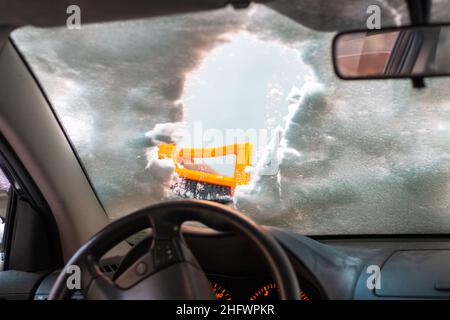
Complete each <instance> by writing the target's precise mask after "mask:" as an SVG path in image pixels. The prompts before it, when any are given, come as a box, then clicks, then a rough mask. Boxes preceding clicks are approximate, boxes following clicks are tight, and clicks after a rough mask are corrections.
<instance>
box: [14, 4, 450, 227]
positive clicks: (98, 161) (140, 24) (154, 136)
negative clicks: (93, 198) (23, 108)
mask: <svg viewBox="0 0 450 320" xmlns="http://www.w3.org/2000/svg"><path fill="white" fill-rule="evenodd" d="M307 1H309V0H303V2H307ZM315 1H316V0H315ZM281 2H286V1H284V0H283V1H281ZM319 2H322V1H319ZM379 2H380V3H385V2H384V1H379ZM348 3H349V2H348ZM339 5H341V4H340V3H339ZM310 9H311V10H313V11H314V10H315V9H317V7H316V6H312V7H310ZM402 10H404V8H403V9H402ZM391 11H392V12H391ZM391 11H386V12H385V13H384V14H390V12H391V13H392V14H393V15H394V16H393V17H391V18H392V19H390V20H389V21H390V22H391V23H397V22H398V21H399V19H400V18H399V17H398V12H399V11H398V10H397V11H396V10H391ZM400 11H401V10H400ZM319 13H320V12H319ZM308 14H309V13H308ZM311 14H312V15H311V17H312V16H313V15H314V14H318V11H317V12H315V11H314V12H311ZM328 18H330V19H334V17H328ZM383 21H384V20H383ZM361 22H363V21H359V23H360V24H361ZM349 23H350V22H349ZM351 23H352V26H356V25H355V23H354V22H351ZM199 25H201V26H202V28H199ZM205 26H207V27H205ZM363 26H364V25H361V26H360V27H363ZM130 30H132V31H133V37H130V36H129V32H130ZM199 30H201V32H199ZM113 31H114V32H113ZM242 31H245V32H247V33H250V34H252V35H254V36H256V37H258V39H260V40H262V41H267V42H269V43H270V42H276V43H277V45H283V46H286V47H288V48H290V49H295V50H298V52H300V53H301V55H300V56H299V64H303V65H304V66H305V68H304V72H303V73H302V74H300V75H299V78H298V81H297V82H295V81H294V82H293V83H292V86H291V89H292V90H291V91H290V93H289V94H288V95H286V91H283V90H280V89H279V88H277V87H270V86H269V87H268V88H267V92H264V95H265V96H268V97H271V98H273V99H281V98H283V99H284V106H285V107H284V111H285V117H284V119H282V120H281V122H280V123H277V125H279V126H280V128H279V129H277V130H276V132H278V134H279V135H280V138H281V139H276V138H275V136H276V134H275V135H274V138H273V139H272V142H271V143H270V144H269V145H268V147H267V149H266V150H265V151H264V152H262V156H261V158H260V159H261V160H260V161H259V162H258V163H254V168H253V169H252V170H251V172H252V179H251V181H250V183H249V185H246V186H239V187H238V188H237V189H236V193H235V198H234V206H236V208H238V209H239V210H242V211H243V212H245V213H246V214H248V215H249V216H251V217H253V218H254V219H256V220H257V221H258V222H260V223H265V224H269V225H274V226H279V227H286V228H289V229H292V230H295V231H298V232H301V233H306V234H354V233H357V234H364V233H427V232H432V233H436V232H445V233H448V231H449V230H450V174H449V170H448V169H449V168H450V103H449V102H450V93H449V92H448V90H445V88H447V87H449V80H448V79H447V78H440V79H432V80H427V86H428V87H427V88H426V89H424V90H414V89H412V88H411V83H410V81H409V80H397V81H359V82H344V81H341V80H339V79H337V78H336V76H335V75H334V72H333V69H332V65H331V57H330V52H331V49H330V47H331V41H332V37H333V33H331V32H317V31H312V30H310V29H306V28H304V27H302V26H301V25H299V24H296V23H295V22H293V21H292V20H290V19H288V18H285V17H282V16H280V15H279V14H277V13H275V12H274V11H272V10H269V9H266V8H264V7H261V6H258V7H253V8H252V9H251V11H250V12H247V11H245V10H243V11H239V12H238V13H236V14H234V15H233V16H232V18H230V16H229V15H228V14H227V13H224V12H222V11H215V12H213V13H208V14H206V15H201V14H199V15H192V16H190V15H187V16H181V17H179V18H178V19H173V18H171V17H167V18H158V19H150V20H148V21H146V20H139V21H132V22H123V23H113V24H105V25H103V26H92V27H85V28H83V33H80V32H72V33H68V31H67V30H56V29H55V30H53V31H52V32H50V33H48V32H47V33H46V32H43V31H41V30H37V29H23V30H22V31H19V32H16V33H15V35H14V38H15V39H16V41H17V42H18V43H19V47H20V49H21V50H22V51H23V52H24V53H25V56H26V57H27V59H28V60H29V61H30V63H31V64H32V66H33V69H34V71H35V72H36V73H37V74H38V78H39V79H40V80H41V82H42V83H43V85H44V87H45V90H46V91H47V93H48V95H49V97H50V100H52V101H53V103H54V105H55V108H56V109H57V112H58V114H59V115H60V117H61V118H62V121H63V123H64V124H65V126H66V127H68V128H69V134H70V135H71V136H73V137H75V141H74V143H75V145H76V147H77V150H78V152H79V153H80V156H81V158H82V159H83V162H84V163H85V166H86V168H87V170H88V173H89V174H90V176H91V179H92V180H93V182H94V185H95V186H96V189H97V191H98V193H99V195H100V197H101V199H102V201H103V203H104V204H105V207H106V209H107V211H108V213H109V214H110V215H111V216H112V217H117V216H120V215H123V214H126V213H129V212H131V211H133V210H135V209H138V208H140V207H142V206H144V205H148V204H150V203H155V202H157V201H160V200H163V199H167V198H170V197H172V196H173V195H172V194H171V193H170V186H171V185H173V183H174V179H176V175H174V168H173V163H172V162H171V161H170V160H158V159H157V157H156V151H157V150H156V147H155V146H156V144H158V143H167V142H177V141H180V138H181V136H182V132H183V130H184V127H183V125H182V123H183V121H184V120H185V111H186V106H185V104H187V103H188V102H189V101H181V100H180V98H181V96H182V94H183V89H184V86H185V84H186V81H187V78H188V77H189V75H190V74H191V73H193V72H195V71H196V70H198V68H199V66H201V64H202V62H203V61H204V60H205V57H207V56H208V53H209V52H211V50H212V49H214V48H217V47H219V46H220V45H222V44H224V43H226V41H230V39H231V38H232V36H233V34H234V33H236V32H242ZM36 39H38V41H36ZM61 39H63V41H62V42H63V43H61ZM92 39H94V40H92ZM96 39H97V40H98V39H101V41H95V40H96ZM93 41H94V42H93ZM73 43H76V44H77V47H76V50H75V49H74V47H73ZM38 49H42V50H38ZM262 67H263V66H262ZM125 75H126V76H125ZM222 92H224V90H223V88H217V90H216V91H214V92H213V93H216V94H217V95H218V97H220V93H222ZM278 101H283V100H277V102H278ZM252 107H254V106H252ZM264 107H265V106H261V108H264ZM105 114H106V115H108V116H104V115H105ZM81 115H83V116H81ZM204 116H205V118H208V117H209V118H211V117H214V119H215V120H216V121H222V119H221V118H219V117H218V116H217V113H216V112H211V113H210V114H209V113H206V112H205V113H204ZM73 119H77V120H76V121H75V120H73ZM80 119H81V120H80ZM266 120H267V121H268V122H270V120H272V119H266ZM270 123H271V122H270ZM273 125H275V123H273ZM269 160H276V161H275V162H277V165H276V166H275V167H277V170H269V171H267V170H263V169H262V168H264V165H265V164H267V163H268V162H270V161H269ZM249 170H250V169H249Z"/></svg>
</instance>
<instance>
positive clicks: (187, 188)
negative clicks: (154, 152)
mask: <svg viewBox="0 0 450 320" xmlns="http://www.w3.org/2000/svg"><path fill="white" fill-rule="evenodd" d="M227 155H234V156H235V163H234V174H233V176H232V177H229V176H225V175H221V174H218V173H217V172H216V171H215V170H214V169H212V168H211V167H210V166H208V165H206V164H196V163H195V159H205V158H215V157H224V156H227ZM158 158H159V159H172V160H173V162H174V165H175V172H176V173H177V174H178V176H179V177H180V178H181V182H180V183H177V184H176V185H174V186H172V190H174V191H175V192H176V193H177V194H178V195H180V196H181V197H184V198H194V199H203V200H213V201H218V202H228V201H230V200H231V197H232V196H233V194H234V189H235V187H236V186H238V185H245V184H248V182H249V180H250V173H248V172H246V168H247V167H249V166H251V163H252V144H251V143H250V142H245V143H236V144H230V145H226V146H222V147H215V148H177V146H176V145H174V144H160V145H158Z"/></svg>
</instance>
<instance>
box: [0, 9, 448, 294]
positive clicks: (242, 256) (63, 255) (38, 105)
mask: <svg viewBox="0 0 450 320" xmlns="http://www.w3.org/2000/svg"><path fill="white" fill-rule="evenodd" d="M74 4H76V6H75V9H74V8H73V7H72V8H71V9H70V8H69V7H70V6H72V5H74ZM370 5H371V2H370V1H351V0H345V1H342V2H341V1H339V4H337V2H330V1H325V0H315V1H313V0H295V1H294V0H293V1H285V0H273V1H270V0H261V1H259V0H257V1H253V2H248V1H242V0H238V1H229V0H189V1H186V0H184V1H183V0H166V1H144V0H129V1H120V0H109V1H106V0H98V1H88V0H78V1H65V0H64V1H51V0H42V1H39V2H37V1H27V0H0V132H1V135H0V170H1V173H0V220H1V221H0V223H1V224H0V239H1V242H0V258H1V259H0V261H1V262H0V299H2V300H3V299H5V300H67V299H86V300H166V299H167V300H184V299H186V300H194V299H200V300H205V299H218V300H241V301H250V300H303V301H306V300H392V299H448V298H450V272H449V270H450V200H448V199H450V198H449V197H448V195H449V194H450V193H449V191H450V190H449V189H450V179H449V178H450V176H449V175H448V169H447V168H448V165H449V164H450V160H449V159H450V152H449V153H448V154H446V148H448V147H449V146H450V140H449V137H450V132H449V131H447V125H446V123H450V122H447V119H448V118H449V115H450V113H449V110H450V109H449V108H450V104H449V103H448V102H449V101H450V97H449V96H448V93H447V92H446V91H447V90H446V87H447V85H448V83H446V81H448V76H449V74H450V59H449V58H448V57H449V54H448V53H449V52H448V51H450V46H449V43H450V31H449V30H450V27H449V26H447V25H446V24H445V23H446V21H445V14H446V13H448V12H449V10H450V6H449V5H447V4H446V3H445V1H428V0H423V1H406V0H405V1H403V0H398V1H392V2H390V1H387V2H383V4H382V5H380V7H381V8H380V10H381V15H380V19H381V27H380V28H377V29H375V30H369V29H367V25H366V22H367V18H368V17H369V16H371V12H372V11H368V10H367V8H368V7H369V6H370ZM78 9H79V10H80V14H81V20H80V21H81V28H77V27H76V26H77V23H79V22H80V21H78V22H77V20H76V19H75V20H73V19H72V20H70V19H71V17H72V15H73V14H76V13H77V10H78ZM446 10H447V11H446ZM374 12H375V14H376V11H374ZM443 17H444V18H443ZM69 18H70V19H69ZM68 19H69V20H68ZM241 20H242V21H241ZM244 20H245V21H247V22H245V21H244ZM70 23H74V24H75V27H74V28H69V24H70ZM297 27H298V28H300V29H299V30H300V31H298V32H297V29H295V28H297ZM203 28H204V29H203ZM239 28H241V29H245V28H246V29H245V32H244V33H239V32H240V31H236V30H240V29H239ZM271 28H273V29H271ZM275 28H278V29H275ZM291 28H293V29H291ZM166 29H169V31H166ZM290 30H291V31H292V32H290ZM446 30H447V32H446ZM235 33H236V34H237V36H236V38H233V35H234V34H235ZM300 33H301V35H300ZM446 34H447V36H446ZM253 37H255V38H253ZM258 37H259V38H258ZM256 38H257V39H256ZM146 39H149V40H148V41H149V42H148V43H147V42H146V41H147V40H146ZM159 39H162V40H159ZM273 39H275V40H276V41H275V40H273ZM305 39H306V40H305ZM319 39H320V40H319ZM158 41H159V42H158ZM283 41H284V42H283ZM288 41H290V42H288ZM228 44H229V45H230V46H229V47H225V46H226V45H228ZM177 46H178V47H177ZM221 46H223V47H221ZM233 46H234V47H233ZM307 46H309V47H308V48H309V49H308V50H309V51H308V50H307V49H305V48H306V47H307ZM186 48H188V49H186ZM220 48H224V49H223V51H220V50H222V49H220ZM227 48H228V49H227ZM230 48H231V49H230ZM233 48H234V49H233ZM252 48H253V49H254V51H252ZM183 50H186V51H183ZM226 50H236V51H226ZM239 50H240V51H239ZM265 50H267V51H265ZM277 50H278V51H277ZM302 50H303V51H302ZM314 50H315V51H314ZM445 50H447V54H445ZM240 52H244V53H245V54H246V57H248V58H246V60H243V61H245V65H250V64H252V63H253V64H254V65H255V68H254V69H251V71H246V70H247V69H246V67H245V66H243V64H244V63H243V62H242V61H237V60H230V61H233V62H229V64H226V63H220V62H217V63H216V64H214V67H213V68H212V69H208V70H209V71H204V70H206V69H205V68H207V67H208V65H209V64H208V63H213V62H214V61H215V60H214V59H217V61H219V59H222V58H223V59H232V58H233V57H236V56H238V55H239V54H240ZM274 52H281V53H279V54H280V56H279V57H277V56H276V54H275V53H274ZM311 52H313V53H312V54H311ZM260 53H261V56H260V55H259V54H260ZM323 53H325V54H323ZM209 54H211V55H215V56H214V57H215V58H214V59H212V60H207V59H209V58H208V55H209ZM277 54H278V53H277ZM291 54H292V56H291ZM289 59H292V61H293V62H292V64H289V63H290V62H289V61H291V60H289ZM274 60H276V63H275V62H274V65H273V66H272V64H271V63H272V62H273V61H274ZM319 60H320V61H319ZM204 61H206V62H205V64H204V65H202V63H203V62H204ZM208 61H212V62H208ZM224 61H225V60H224ZM226 61H228V60H226ZM286 61H288V62H289V63H288V62H286ZM299 61H300V62H299ZM241 63H242V64H241ZM277 63H278V64H277ZM297 64H301V65H300V66H297ZM309 65H312V66H314V68H315V66H316V65H317V69H315V71H314V72H311V69H312V68H313V67H308V66H309ZM199 66H200V67H199ZM272 67H273V68H274V70H275V69H276V70H281V71H280V74H279V75H281V76H280V77H279V78H281V79H282V80H280V82H279V83H280V84H279V86H278V87H276V86H273V87H270V86H266V83H264V84H263V85H261V87H259V86H257V85H256V84H254V85H253V84H248V83H246V84H245V86H244V85H242V84H240V82H239V81H241V80H242V78H245V77H247V76H246V74H247V73H248V74H250V75H251V76H253V77H254V78H248V79H254V81H255V83H256V82H257V81H259V80H258V79H263V78H264V73H263V72H265V71H264V70H266V69H267V70H269V69H270V68H272ZM297 68H298V69H297ZM227 69H232V70H241V71H242V74H236V72H239V71H233V72H234V73H233V74H231V73H230V74H229V75H228V76H227ZM180 70H181V71H180ZM177 72H179V73H177ZM202 72H204V73H202ZM274 72H275V71H274ZM308 72H311V75H310V76H305V77H304V78H302V80H301V81H302V90H298V91H295V90H294V91H291V92H294V94H293V95H291V96H290V98H286V97H285V96H286V95H287V94H286V93H287V91H289V90H288V89H285V87H286V86H288V85H289V86H292V82H293V81H291V80H289V81H290V82H289V81H287V80H286V81H285V82H283V81H284V80H283V79H284V78H283V77H286V78H287V77H290V74H291V73H292V79H297V78H298V74H301V75H302V77H303V75H306V74H308ZM191 73H192V74H194V76H193V77H194V78H192V79H194V80H192V81H191V80H190V78H189V77H190V75H191ZM180 74H182V76H181V75H180ZM203 74H206V75H205V76H204V77H205V78H204V79H203V78H201V77H202V76H203ZM216 74H218V76H215V75H216ZM208 76H209V78H208ZM195 77H197V78H195ZM227 77H228V78H227ZM296 77H297V78H296ZM166 78H167V79H166ZM279 78H276V77H275V76H274V77H272V78H270V79H271V80H270V81H275V80H273V79H279ZM313 78H314V79H316V80H314V81H316V82H317V83H319V82H321V81H322V80H323V82H321V85H317V84H311V83H312V82H313V80H312V79H313ZM160 79H162V80H161V81H159V80H160ZM195 79H197V80H195ZM212 79H216V80H217V81H219V80H224V79H226V81H223V82H218V83H221V85H222V87H219V85H216V84H213V83H214V81H213V80H212ZM245 79H247V78H245ZM289 79H291V78H289ZM324 79H327V80H324ZM330 79H331V80H330ZM177 81H178V82H177ZM190 81H191V82H190ZM252 81H253V80H252ZM276 81H278V80H276ZM327 81H328V82H327ZM288 82H289V83H288ZM285 83H286V84H285ZM195 85H199V86H203V87H201V88H204V89H203V90H197V91H196V88H197V87H195ZM209 85H211V86H209ZM227 86H230V88H231V89H230V90H231V91H233V92H237V98H236V99H235V100H233V99H231V98H230V99H228V98H227V96H225V93H224V92H227V90H228V89H227V88H228V87H227ZM299 86H300V85H299ZM327 86H328V87H327ZM358 86H359V87H358ZM324 87H325V89H323V88H324ZM331 87H332V89H330V88H331ZM208 88H209V89H208ZM261 88H263V89H261ZM125 89H126V90H125ZM289 89H290V87H289ZM158 90H159V91H158ZM183 90H184V92H187V91H189V90H191V91H189V92H191V94H192V96H188V97H184V96H183V97H182V94H181V92H183ZM286 90H287V91H286ZM321 90H325V92H326V93H325V94H324V95H325V96H326V94H328V96H326V98H323V96H322V95H321V94H322V92H323V91H321ZM326 90H331V91H326ZM156 91H158V92H160V93H158V94H161V97H163V98H159V96H158V97H156V98H155V96H154V95H153V92H156ZM250 91H252V92H253V91H254V92H257V93H258V94H260V96H261V97H262V98H261V99H266V97H269V98H267V99H273V100H270V101H272V102H273V103H275V102H276V103H277V105H278V104H279V105H282V106H283V107H282V108H283V109H282V110H283V112H284V114H282V115H280V116H277V117H278V118H276V119H279V120H277V121H279V123H280V124H282V128H281V129H277V127H276V126H275V125H274V126H273V128H274V132H275V134H273V135H270V136H272V137H273V138H271V139H267V141H268V142H267V143H265V144H264V147H261V148H259V144H257V143H256V142H254V141H253V140H251V139H250V140H249V139H241V140H239V141H238V140H236V139H234V140H231V139H228V140H227V139H224V140H223V141H222V143H216V144H210V145H204V146H197V145H194V143H193V142H192V141H191V142H192V143H191V144H189V143H188V142H186V141H185V140H176V139H175V138H174V137H175V136H176V134H177V133H176V132H175V131H176V130H175V129H174V127H173V126H169V125H167V124H168V123H170V124H173V123H181V122H183V121H186V122H188V126H190V125H191V123H194V120H192V119H193V118H192V117H193V116H192V115H193V114H194V115H195V116H198V117H199V119H203V120H201V121H203V125H204V129H205V128H206V126H207V125H208V124H210V125H211V128H213V129H214V126H220V125H221V123H222V124H223V125H224V126H226V125H225V124H224V123H232V124H233V125H235V126H236V127H239V126H241V127H242V128H244V127H245V128H247V127H246V126H247V124H248V125H249V126H250V125H251V123H253V122H252V121H257V120H254V119H257V118H258V117H259V114H261V117H264V116H265V115H266V114H267V115H268V117H269V118H270V117H271V115H272V114H275V108H276V107H275V105H273V106H272V105H269V107H270V108H269V109H267V108H266V107H265V106H261V103H259V102H258V101H259V100H257V99H256V98H253V96H252V98H249V99H252V100H253V101H249V100H248V99H247V98H246V96H245V95H246V94H247V92H250ZM263 91H264V92H263ZM161 92H162V93H161ZM199 92H200V93H201V94H203V95H204V96H202V97H203V98H204V99H206V101H207V102H205V105H206V104H207V105H208V106H207V107H208V108H207V109H200V107H199V109H197V110H196V111H192V110H194V109H192V108H191V111H190V110H188V109H189V108H188V107H187V106H188V103H192V104H194V103H196V102H198V104H200V103H201V101H203V100H201V99H203V98H199V99H197V98H196V97H197V95H200V93H199ZM279 92H282V94H281V93H279ZM152 95H153V96H152ZM155 95H156V93H155ZM258 97H259V96H258ZM114 99H116V100H114ZM189 99H191V100H189ZM196 99H197V100H196ZM208 99H209V100H208ZM246 99H247V100H246ZM296 99H297V100H296ZM346 99H350V100H346ZM181 100H183V103H185V104H186V107H184V106H181V107H180V102H179V101H181ZM238 100H239V102H236V101H238ZM130 101H131V102H130ZM190 101H194V102H190ZM242 101H243V102H242ZM261 101H262V100H261ZM264 101H266V100H264ZM274 101H275V102H274ZM286 101H287V102H286ZM292 101H294V102H292ZM358 101H359V102H358ZM422 102H423V104H421V103H422ZM133 103H134V104H133ZM286 103H288V104H289V108H288V107H285V105H286ZM358 103H359V104H358ZM213 104H216V106H214V105H213ZM233 104H235V105H236V107H232V106H231V105H233ZM244 104H247V105H249V106H248V110H245V108H246V107H245V106H244ZM250 105H251V106H250ZM391 105H392V106H391ZM228 107H229V108H230V109H227V108H228ZM183 108H185V109H186V110H185V111H183V110H182V109H183ZM233 108H234V109H233ZM271 108H272V109H271ZM280 108H281V107H280ZM352 108H353V109H352ZM408 108H409V109H408ZM180 110H181V111H180ZM231 110H235V112H236V113H235V114H234V115H232V111H231ZM330 110H331V111H330ZM352 110H353V111H352ZM190 112H191V113H190ZM228 115H229V117H228ZM133 117H134V118H133ZM183 117H184V118H183ZM273 117H275V116H273ZM269 118H268V119H269ZM97 119H99V120H97ZM167 119H169V120H167ZM174 119H176V120H174ZM361 119H364V121H365V122H362V120H361ZM266 120H267V119H263V120H261V125H260V126H261V128H262V129H265V128H266V129H267V128H268V127H270V126H271V124H270V123H269V122H267V121H266ZM189 121H191V123H189ZM227 121H228V122H227ZM258 121H259V120H258ZM264 121H266V122H264ZM274 121H275V120H274ZM296 121H297V122H296ZM327 121H328V122H327ZM339 121H340V122H339ZM350 121H351V122H350ZM358 121H360V122H358ZM402 121H404V122H402ZM408 121H410V122H408ZM448 121H450V120H448ZM216 123H217V125H216ZM249 123H250V124H249ZM255 123H256V122H255ZM327 123H329V124H332V125H330V127H326V124H327ZM404 123H406V124H404ZM150 124H151V125H150ZM345 124H349V125H348V126H346V125H345ZM350 124H351V125H350ZM410 124H411V126H410ZM229 126H231V125H229ZM143 128H148V130H150V131H148V132H147V133H145V132H146V131H147V130H145V129H143ZM189 128H191V127H189ZM192 128H194V129H192ZM192 128H191V129H192V130H195V125H192ZM224 128H225V127H224ZM141 129H142V130H141ZM191 129H189V130H191ZM219 129H220V130H221V129H222V128H221V127H219ZM115 130H117V131H115ZM220 130H218V131H220ZM277 130H278V131H277ZM136 132H139V134H136ZM141 133H142V134H141ZM144 133H145V134H144ZM138 135H140V136H139V137H141V138H142V139H147V140H145V141H146V143H147V144H145V145H142V144H139V143H138V142H136V141H135V140H133V141H131V140H132V138H133V139H134V137H135V136H138ZM299 137H300V138H299ZM322 138H323V139H322ZM208 139H211V137H209V138H208ZM244 140H245V141H244ZM130 141H131V142H130ZM249 141H250V142H249ZM380 146H381V147H380ZM261 150H263V151H261ZM267 150H268V151H267ZM342 150H343V151H342ZM361 150H362V151H361ZM229 155H231V156H232V157H233V160H232V161H231V164H232V165H234V166H235V169H234V171H231V173H230V174H229V175H227V174H223V173H220V170H219V169H220V166H214V165H213V164H211V163H209V162H207V160H204V161H203V162H201V164H199V163H198V162H195V161H194V158H195V159H196V161H197V160H198V159H211V158H215V157H225V156H229ZM327 156H330V157H331V158H330V159H331V160H330V162H329V163H327V164H325V160H324V157H327ZM114 157H116V158H114ZM115 159H117V160H115ZM267 159H269V160H267ZM208 161H209V160H208ZM263 166H265V167H264V168H262V167H263ZM250 167H251V168H250ZM169 169H170V174H169V176H170V177H169V178H170V179H172V180H173V179H178V180H177V181H178V182H176V183H173V184H172V180H170V179H169V178H167V179H166V176H167V175H168V174H167V172H168V171H169ZM174 177H175V178H174ZM179 179H182V180H179ZM180 181H183V182H180ZM274 186H275V187H274ZM180 190H181V191H180ZM168 194H170V196H167V195H168ZM174 194H176V195H174ZM78 274H79V279H78V278H76V277H74V276H77V275H78Z"/></svg>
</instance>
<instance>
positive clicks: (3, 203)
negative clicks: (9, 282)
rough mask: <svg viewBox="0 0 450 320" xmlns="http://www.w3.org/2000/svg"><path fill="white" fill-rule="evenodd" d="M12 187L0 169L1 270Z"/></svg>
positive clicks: (1, 267) (0, 267) (1, 268)
mask: <svg viewBox="0 0 450 320" xmlns="http://www.w3.org/2000/svg"><path fill="white" fill-rule="evenodd" d="M10 187H11V185H10V183H9V181H8V178H6V176H5V174H4V173H3V171H2V170H1V169H0V270H3V261H4V256H3V255H4V253H3V231H4V230H5V222H6V221H5V220H6V212H7V209H8V197H9V189H10Z"/></svg>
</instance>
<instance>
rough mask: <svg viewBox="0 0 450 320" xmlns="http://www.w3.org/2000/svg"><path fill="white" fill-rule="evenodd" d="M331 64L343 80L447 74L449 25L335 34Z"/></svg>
mask: <svg viewBox="0 0 450 320" xmlns="http://www.w3.org/2000/svg"><path fill="white" fill-rule="evenodd" d="M333 64H334V70H335V72H336V75H337V76H338V77H339V78H341V79H344V80H353V79H393V78H423V77H436V76H448V75H450V25H448V24H439V25H427V26H413V27H399V28H388V29H381V30H360V31H349V32H342V33H338V34H337V35H336V36H335V37H334V39H333Z"/></svg>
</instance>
